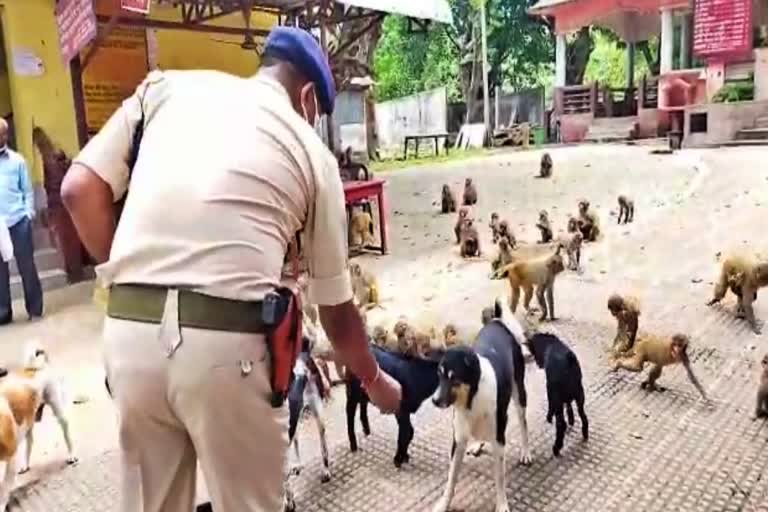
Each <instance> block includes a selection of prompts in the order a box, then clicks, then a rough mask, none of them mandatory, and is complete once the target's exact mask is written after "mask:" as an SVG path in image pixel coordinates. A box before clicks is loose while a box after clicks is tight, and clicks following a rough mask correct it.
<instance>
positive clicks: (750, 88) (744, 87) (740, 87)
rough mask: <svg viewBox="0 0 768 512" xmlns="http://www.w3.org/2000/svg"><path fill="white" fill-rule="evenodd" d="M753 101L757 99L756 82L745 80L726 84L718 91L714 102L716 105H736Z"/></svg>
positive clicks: (713, 99)
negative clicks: (740, 102)
mask: <svg viewBox="0 0 768 512" xmlns="http://www.w3.org/2000/svg"><path fill="white" fill-rule="evenodd" d="M753 99H755V82H754V80H745V81H740V82H731V83H727V84H725V85H724V86H723V87H721V88H720V90H719V91H717V94H715V96H714V98H712V101H713V102H714V103H736V102H739V101H751V100H753Z"/></svg>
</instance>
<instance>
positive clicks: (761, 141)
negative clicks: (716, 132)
mask: <svg viewBox="0 0 768 512" xmlns="http://www.w3.org/2000/svg"><path fill="white" fill-rule="evenodd" d="M719 146H725V147H738V146H768V139H754V140H731V141H728V142H724V143H722V144H717V145H715V146H712V147H719Z"/></svg>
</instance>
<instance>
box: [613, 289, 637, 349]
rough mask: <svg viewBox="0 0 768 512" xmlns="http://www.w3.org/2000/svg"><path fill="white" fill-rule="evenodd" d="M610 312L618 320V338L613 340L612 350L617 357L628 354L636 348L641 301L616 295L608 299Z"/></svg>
mask: <svg viewBox="0 0 768 512" xmlns="http://www.w3.org/2000/svg"><path fill="white" fill-rule="evenodd" d="M608 311H610V312H611V315H613V317H614V318H615V319H616V337H614V339H613V345H612V350H613V352H614V354H615V355H617V356H618V355H623V354H626V353H627V352H629V351H631V350H632V348H633V347H634V346H635V340H636V339H637V329H638V319H639V317H640V301H638V300H637V298H635V297H631V296H621V295H619V294H617V293H614V294H613V295H611V296H610V297H608Z"/></svg>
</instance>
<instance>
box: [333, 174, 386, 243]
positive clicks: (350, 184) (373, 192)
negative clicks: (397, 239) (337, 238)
mask: <svg viewBox="0 0 768 512" xmlns="http://www.w3.org/2000/svg"><path fill="white" fill-rule="evenodd" d="M384 183H385V182H384V180H376V179H373V180H368V181H345V182H344V201H345V203H346V205H347V221H348V223H347V224H348V225H349V223H350V222H351V216H352V205H354V204H355V203H358V202H360V201H363V200H368V199H376V203H377V204H378V207H379V236H380V238H381V246H380V247H366V249H373V250H376V251H381V254H387V215H386V213H385V207H384Z"/></svg>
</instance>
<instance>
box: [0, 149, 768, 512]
mask: <svg viewBox="0 0 768 512" xmlns="http://www.w3.org/2000/svg"><path fill="white" fill-rule="evenodd" d="M540 156H541V154H540V153H539V152H533V151H532V152H527V153H504V154H501V155H497V156H494V157H491V158H485V159H479V160H473V161H469V162H463V163H460V164H453V165H447V166H441V167H436V168H420V169H415V170H408V171H397V172H393V173H391V174H388V175H387V179H388V180H389V181H388V183H389V185H388V192H387V193H388V197H389V203H390V205H389V206H390V210H391V219H392V220H391V227H390V233H391V238H392V254H391V255H389V256H386V257H376V256H365V257H363V258H362V261H364V263H365V264H366V265H367V266H368V267H370V268H371V269H374V270H375V271H376V272H377V274H378V275H379V276H380V279H381V281H382V289H383V296H384V306H385V308H386V309H384V310H377V311H375V312H374V314H373V315H372V316H374V317H375V316H376V315H381V316H391V315H396V314H400V313H404V314H415V313H417V312H420V311H423V310H432V311H433V312H434V313H436V314H438V315H440V316H441V317H442V318H445V319H448V318H449V319H450V320H452V321H455V322H458V323H459V324H460V325H462V327H465V328H466V329H472V330H474V329H476V328H477V327H479V312H480V309H481V308H482V307H483V306H484V305H487V304H489V303H490V301H491V300H492V299H493V298H494V297H495V296H497V295H499V294H505V293H507V290H506V288H505V284H504V283H503V282H501V281H489V280H488V279H487V274H488V271H489V264H488V261H486V258H482V259H480V260H478V261H472V262H464V261H461V259H460V258H459V257H458V251H457V249H456V247H455V246H453V245H452V244H451V242H450V236H451V233H452V224H453V222H454V219H453V217H452V216H451V217H449V216H439V215H436V214H435V211H436V205H435V204H433V201H436V200H437V199H438V198H439V190H440V187H441V186H442V184H443V183H444V182H447V183H450V184H452V185H453V186H454V188H455V189H456V190H458V189H459V187H460V183H461V182H463V179H464V177H465V176H472V177H474V179H475V181H476V182H477V184H478V188H479V194H480V202H479V206H478V207H477V208H476V209H475V215H476V217H478V218H479V219H480V222H478V224H480V225H481V226H483V229H482V234H483V236H484V237H485V238H486V239H488V238H489V237H488V233H487V232H486V231H487V229H485V227H484V226H485V225H486V224H487V221H488V218H489V215H490V213H491V211H498V212H499V213H500V214H501V216H502V217H503V218H508V219H509V220H510V221H511V223H512V226H513V227H514V229H515V232H516V234H517V236H518V239H522V240H525V241H534V240H535V238H536V232H535V228H534V227H533V225H534V223H535V220H536V216H537V212H538V210H540V209H542V208H546V209H548V210H549V211H550V215H551V217H552V218H553V220H554V223H555V228H556V230H557V229H560V228H563V227H564V225H565V219H566V216H567V213H568V212H571V211H574V210H575V208H576V202H577V200H578V199H579V198H580V197H588V198H589V199H590V201H591V202H592V204H593V205H594V206H596V207H597V209H598V211H599V212H600V215H601V218H602V221H603V227H604V228H605V235H604V237H603V239H602V240H601V241H600V242H598V243H597V244H592V245H589V246H588V247H587V248H586V249H585V251H584V254H583V261H582V263H583V269H582V271H581V272H579V273H574V272H571V273H568V274H566V275H564V276H563V277H562V279H559V280H558V283H557V297H556V300H557V308H558V310H557V314H558V316H559V320H558V321H556V322H555V323H553V324H551V325H550V328H551V329H554V330H556V331H558V332H559V333H561V334H562V335H563V336H565V337H566V338H567V339H568V340H569V341H570V343H571V344H572V345H573V347H574V349H575V351H576V353H577V354H578V356H579V358H580V360H581V363H582V366H583V368H584V373H585V378H584V380H585V386H586V388H587V414H588V415H589V418H590V423H591V424H590V427H591V431H590V441H589V442H588V443H583V442H581V439H580V437H581V436H580V432H579V429H578V423H577V428H576V429H574V430H573V431H572V432H570V434H569V435H568V437H567V439H566V446H565V450H564V452H563V456H562V457H561V458H560V459H554V458H553V457H552V454H551V445H552V443H553V437H554V428H553V427H552V426H550V425H548V424H547V423H546V422H545V421H544V416H545V410H546V404H545V400H544V377H543V374H542V372H541V371H540V370H538V369H536V368H534V367H533V366H528V368H527V372H528V373H527V377H526V382H527V386H528V390H529V396H530V399H529V400H530V406H529V409H528V421H529V424H530V431H531V441H532V451H533V455H534V457H535V461H534V463H533V465H532V466H529V467H520V466H517V465H516V464H515V461H516V458H517V450H518V447H519V440H518V439H519V438H518V427H517V424H516V421H515V419H514V415H512V416H513V417H512V418H511V419H510V426H509V432H508V439H509V442H508V455H509V456H508V463H507V482H508V497H509V499H510V502H511V506H512V509H513V510H520V511H522V510H536V511H560V510H562V511H566V510H568V511H572V510H578V511H593V510H594V511H597V510H599V511H619V510H649V511H650V510H665V511H666V510H679V511H704V510H706V511H741V510H744V511H756V510H764V511H768V484H767V483H766V482H765V479H764V474H766V471H767V470H768V457H765V455H764V453H763V450H765V448H766V439H768V427H767V426H766V424H765V423H764V422H762V421H759V422H752V421H750V419H749V413H750V412H751V407H752V401H753V392H754V380H755V376H754V374H755V371H756V368H757V366H758V365H757V363H756V360H757V358H758V357H759V356H761V355H762V354H763V353H765V352H766V351H768V342H766V340H768V335H765V336H755V335H753V334H752V333H751V331H749V330H748V329H747V328H746V326H745V325H744V324H743V323H742V322H740V321H737V320H735V319H734V318H733V305H734V304H733V300H732V299H729V300H727V301H725V303H724V305H723V306H722V307H719V308H712V309H710V308H707V307H705V306H704V302H706V300H707V299H708V298H709V295H710V294H711V287H712V280H713V278H714V277H715V276H716V273H717V262H716V254H717V253H718V252H720V251H728V250H730V249H733V248H741V247H748V248H750V249H752V250H755V251H759V252H763V253H765V252H764V251H765V247H764V246H763V245H750V244H747V243H746V241H755V240H757V241H760V242H761V243H762V240H764V231H765V226H766V222H765V214H766V209H765V204H764V203H768V199H767V198H766V197H767V196H766V193H768V170H767V169H766V167H765V158H766V156H768V155H767V154H766V151H765V150H764V149H748V148H744V149H724V150H717V151H702V152H696V151H684V152H680V153H678V154H675V155H653V154H651V153H650V149H649V148H647V147H627V146H583V147H578V148H562V149H557V150H554V151H552V156H553V159H554V161H555V177H554V179H552V180H535V179H533V178H532V176H533V174H534V173H535V172H536V167H537V162H538V159H539V158H540ZM619 193H628V194H631V195H632V196H633V197H634V198H635V201H636V205H637V206H636V210H637V211H636V220H635V223H634V224H632V225H630V226H629V227H624V226H621V227H618V226H616V225H615V217H613V216H612V212H611V210H612V209H614V208H615V206H614V203H615V197H616V195H617V194H619ZM486 253H487V258H490V257H491V256H492V253H493V247H492V246H491V245H490V243H486ZM613 290H618V291H622V292H632V293H635V294H637V295H639V296H640V298H641V301H642V304H643V315H642V317H641V329H645V330H652V331H657V332H663V333H673V332H675V331H685V332H688V333H689V334H690V335H691V336H692V338H693V348H692V354H691V355H692V360H693V365H694V368H695V370H696V372H697V373H698V374H699V378H700V379H701V380H702V382H703V383H704V384H705V387H706V388H707V389H708V392H709V394H710V395H711V396H712V397H713V404H712V405H711V406H707V405H705V404H704V403H703V402H701V401H700V400H698V397H697V394H696V391H695V389H694V388H693V387H692V385H691V384H690V383H689V382H688V381H687V380H686V378H685V374H684V372H683V371H682V370H680V369H672V370H670V371H668V372H666V373H665V374H664V376H663V377H662V382H663V383H664V384H665V385H666V386H668V387H669V390H668V391H667V392H665V393H657V394H651V395H649V394H646V393H645V392H644V391H642V390H640V388H639V382H640V380H641V376H639V375H633V374H628V373H617V374H613V373H610V372H608V371H607V365H606V357H605V355H604V349H605V347H606V346H607V343H608V341H609V340H610V338H611V336H612V332H613V331H612V329H613V325H612V323H611V321H610V317H609V315H608V313H607V311H606V309H605V300H606V298H607V296H608V294H609V293H611V292H612V291H613ZM90 296H91V291H90V289H89V288H88V286H85V285H81V286H79V287H74V288H72V289H69V290H66V291H64V292H57V293H53V294H51V295H50V296H49V300H48V311H49V312H50V313H49V315H48V316H47V318H46V319H45V320H44V321H43V322H40V323H36V324H26V323H23V322H21V323H18V324H16V325H14V326H13V327H11V328H9V329H3V330H0V356H1V357H3V360H13V358H16V357H18V353H19V350H20V347H21V344H22V342H23V341H25V340H27V339H30V338H39V339H42V340H43V341H44V342H45V343H46V344H47V346H48V347H49V348H50V350H51V353H52V357H53V360H54V364H55V366H56V367H57V368H59V369H60V371H61V373H62V374H63V375H65V376H66V377H67V380H68V382H69V385H70V388H71V390H72V392H73V393H74V394H85V395H87V396H89V397H90V401H88V402H87V403H86V404H84V405H78V406H75V409H74V411H73V422H74V427H73V428H74V432H75V433H76V436H77V438H78V440H79V445H80V448H81V450H80V451H81V456H82V460H81V462H80V463H79V464H78V465H76V466H74V467H66V468H65V467H64V465H63V463H62V461H63V458H64V447H63V443H62V442H61V439H60V434H59V432H58V431H57V429H56V426H55V423H54V422H53V421H52V418H50V417H47V418H45V420H44V422H43V424H42V425H41V428H40V432H39V433H38V434H37V435H36V439H37V444H36V447H35V453H34V455H33V462H32V465H33V471H32V472H31V475H29V476H26V477H25V478H24V479H22V480H21V481H20V485H21V487H20V488H19V489H18V490H17V491H16V493H15V496H16V503H15V504H14V505H13V506H12V508H11V509H12V510H62V511H68V510H73V511H74V510H77V511H108V510H115V509H116V500H117V489H116V484H117V467H118V466H117V454H116V452H115V445H116V433H115V422H114V419H113V418H114V413H113V411H112V409H111V406H110V404H109V401H108V399H107V398H106V395H105V393H104V392H103V391H102V387H101V386H102V385H101V380H102V378H103V377H102V373H101V370H100V357H101V354H100V345H99V340H98V328H99V325H100V313H99V311H98V309H97V308H95V307H94V306H93V305H92V304H91V303H90ZM756 305H757V306H756V313H757V315H758V317H759V318H762V319H768V303H766V302H765V299H762V300H758V302H757V303H756ZM18 307H19V309H21V308H22V306H21V305H19V306H18ZM19 316H23V315H19ZM371 320H372V321H374V322H375V321H376V319H375V318H372V319H371ZM343 402H344V394H343V390H341V389H337V390H336V391H335V393H334V397H333V400H332V402H331V405H330V406H329V411H328V423H329V436H330V450H331V461H332V462H331V464H332V471H333V479H332V481H331V482H330V483H327V484H321V483H320V480H319V476H320V460H319V448H318V446H317V445H318V443H317V438H316V432H315V429H314V427H313V426H312V425H311V422H307V424H306V425H303V426H302V430H301V433H300V435H301V441H302V454H303V456H304V463H305V469H304V471H303V472H302V474H301V475H300V476H298V477H296V478H294V479H293V480H292V482H293V485H294V488H295V489H296V490H297V497H298V505H299V509H300V510H303V511H325V510H328V511H331V510H333V511H334V512H343V511H359V510H366V509H370V510H385V509H387V508H389V509H395V510H428V509H429V507H430V505H431V504H432V503H433V502H434V501H435V500H436V499H437V498H438V497H439V495H440V493H441V492H442V489H443V486H444V484H445V480H446V477H447V458H448V451H449V449H450V444H451V426H450V412H444V411H439V410H437V409H435V408H434V407H432V406H431V404H428V403H427V404H424V406H423V408H422V410H421V411H420V412H419V413H418V414H417V415H416V417H415V420H414V424H415V428H416V435H415V438H414V442H413V444H412V446H411V461H412V462H411V464H409V465H406V467H405V468H404V469H403V470H399V471H398V470H396V469H395V468H394V466H393V465H392V457H393V455H394V449H395V436H396V425H395V422H394V420H393V419H392V418H387V417H381V416H379V415H378V413H376V412H373V413H372V415H371V416H372V417H371V420H372V429H373V434H372V435H371V436H370V438H368V439H364V440H362V443H361V451H360V452H358V453H356V454H352V453H350V452H349V448H348V443H347V439H346V432H345V421H344V413H343V410H344V403H343ZM360 430H361V429H360V428H359V426H358V435H359V436H361V437H362V433H361V432H360ZM255 442H258V440H255ZM201 492H203V491H201ZM453 506H454V509H455V510H462V511H465V512H471V511H486V510H491V509H492V507H493V481H492V475H491V461H490V460H489V458H487V457H480V458H478V459H473V458H468V459H466V463H465V465H464V468H463V471H462V474H461V477H460V480H459V484H458V487H457V493H456V497H455V499H454V502H453Z"/></svg>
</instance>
